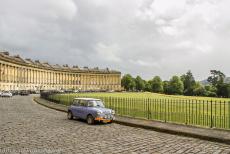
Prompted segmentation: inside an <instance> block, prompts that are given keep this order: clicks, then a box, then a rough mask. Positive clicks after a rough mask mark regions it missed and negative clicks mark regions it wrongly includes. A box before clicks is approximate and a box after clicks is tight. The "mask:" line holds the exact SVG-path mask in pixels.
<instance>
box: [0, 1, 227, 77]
mask: <svg viewBox="0 0 230 154" xmlns="http://www.w3.org/2000/svg"><path fill="white" fill-rule="evenodd" d="M229 6H230V1H229V0H125V1H124V0H110V1H108V0H93V1H91V0H65V1H63V0H62V1H61V0H41V1H37V0H20V1H17V0H7V1H4V0H0V34H1V37H0V48H2V49H6V50H10V51H12V53H13V54H21V55H22V56H24V57H31V58H34V59H41V60H45V61H51V62H53V63H69V64H74V65H76V64H77V65H80V66H85V65H88V66H92V67H94V66H99V67H111V68H113V69H118V70H120V71H121V72H122V73H131V74H133V75H137V74H140V75H142V76H143V77H144V78H147V79H149V78H151V77H152V76H153V75H160V76H162V77H163V78H164V79H168V78H169V77H170V76H172V75H174V74H182V73H185V72H186V71H187V70H189V69H191V70H192V72H193V73H194V74H195V75H196V76H197V77H198V78H199V79H203V78H205V77H207V76H208V74H207V73H208V71H209V70H210V69H220V70H222V71H223V72H225V73H226V74H227V75H230V71H229V68H228V66H229V60H228V58H226V57H229V56H230V55H229V54H230V53H229V51H228V49H229V42H230V38H229V36H230V31H229V26H230V17H229V13H230V11H229V8H228V7H229ZM54 57H55V58H54Z"/></svg>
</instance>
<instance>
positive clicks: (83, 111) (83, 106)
mask: <svg viewBox="0 0 230 154" xmlns="http://www.w3.org/2000/svg"><path fill="white" fill-rule="evenodd" d="M80 104H81V111H80V114H81V118H82V119H86V118H87V115H88V109H87V108H88V101H87V100H81V103H80Z"/></svg>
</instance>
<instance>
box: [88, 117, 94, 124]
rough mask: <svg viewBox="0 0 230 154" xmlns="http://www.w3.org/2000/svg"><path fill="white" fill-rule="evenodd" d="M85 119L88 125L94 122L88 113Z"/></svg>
mask: <svg viewBox="0 0 230 154" xmlns="http://www.w3.org/2000/svg"><path fill="white" fill-rule="evenodd" d="M86 120H87V123H88V124H89V125H92V124H94V118H93V116H92V115H88V116H87V119H86Z"/></svg>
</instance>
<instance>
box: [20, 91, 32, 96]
mask: <svg viewBox="0 0 230 154" xmlns="http://www.w3.org/2000/svg"><path fill="white" fill-rule="evenodd" d="M29 94H30V92H29V91H27V90H22V91H20V95H21V96H28V95H29Z"/></svg>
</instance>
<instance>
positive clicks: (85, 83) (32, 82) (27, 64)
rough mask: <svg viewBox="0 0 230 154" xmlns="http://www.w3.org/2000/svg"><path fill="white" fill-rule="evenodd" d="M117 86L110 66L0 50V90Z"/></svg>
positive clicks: (117, 79)
mask: <svg viewBox="0 0 230 154" xmlns="http://www.w3.org/2000/svg"><path fill="white" fill-rule="evenodd" d="M60 89H81V90H120V89H121V73H120V72H118V71H114V70H109V69H108V68H107V69H99V68H97V67H96V68H93V69H90V68H88V67H84V68H79V67H78V66H73V67H71V68H70V67H69V66H68V65H63V66H60V65H50V64H49V63H41V62H39V61H38V60H35V61H32V60H31V59H22V58H21V57H20V56H18V55H17V56H11V55H9V52H0V90H60Z"/></svg>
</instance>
